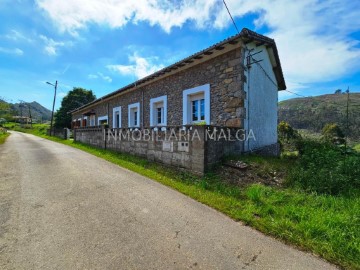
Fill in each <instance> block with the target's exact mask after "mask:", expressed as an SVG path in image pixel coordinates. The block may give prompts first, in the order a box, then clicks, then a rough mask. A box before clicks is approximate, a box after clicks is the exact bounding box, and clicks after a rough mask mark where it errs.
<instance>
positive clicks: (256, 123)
mask: <svg viewBox="0 0 360 270" xmlns="http://www.w3.org/2000/svg"><path fill="white" fill-rule="evenodd" d="M247 46H248V48H249V49H254V50H253V51H252V52H251V54H255V53H257V52H260V51H261V52H260V53H258V54H256V55H254V56H253V58H254V59H256V60H262V61H261V62H259V65H261V67H263V69H264V70H265V71H266V73H267V74H268V75H269V77H270V78H271V80H270V79H269V78H268V77H267V76H266V74H265V72H264V71H263V70H262V68H261V67H260V66H259V65H258V64H252V65H251V67H250V68H248V69H247V71H245V74H246V77H247V80H246V82H245V84H244V90H245V92H246V99H245V108H246V112H247V114H246V117H245V121H244V128H245V129H246V130H248V131H249V130H250V129H251V130H252V131H253V132H254V135H255V139H256V140H254V139H249V140H248V141H247V142H246V143H245V145H244V147H245V151H253V150H255V149H259V148H262V147H264V146H268V145H273V144H276V143H277V103H278V88H277V86H276V85H274V83H276V78H275V75H274V72H273V68H272V65H271V61H270V58H269V54H268V51H267V48H266V47H265V46H259V47H256V46H255V45H252V44H248V45H247ZM245 64H246V59H245ZM273 82H274V83H273Z"/></svg>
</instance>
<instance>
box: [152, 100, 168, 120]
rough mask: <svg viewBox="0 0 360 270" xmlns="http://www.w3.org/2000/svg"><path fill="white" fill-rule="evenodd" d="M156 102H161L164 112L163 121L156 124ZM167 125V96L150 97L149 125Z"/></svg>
mask: <svg viewBox="0 0 360 270" xmlns="http://www.w3.org/2000/svg"><path fill="white" fill-rule="evenodd" d="M158 103H162V105H163V107H164V112H163V119H162V120H163V122H162V123H160V124H158V123H157V110H156V109H157V108H158V107H157V106H156V104H158ZM166 125H167V96H166V95H165V96H161V97H157V98H152V99H150V126H151V127H155V126H166Z"/></svg>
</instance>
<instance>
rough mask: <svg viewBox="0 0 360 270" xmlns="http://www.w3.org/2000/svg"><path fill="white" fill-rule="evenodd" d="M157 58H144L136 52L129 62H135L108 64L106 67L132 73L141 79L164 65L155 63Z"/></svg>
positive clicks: (124, 73)
mask: <svg viewBox="0 0 360 270" xmlns="http://www.w3.org/2000/svg"><path fill="white" fill-rule="evenodd" d="M156 60H157V58H156V57H150V58H143V57H140V56H138V55H137V54H136V53H134V54H133V55H132V56H129V62H130V63H133V64H131V65H107V66H106V67H107V68H108V69H109V70H111V71H116V72H118V73H120V74H122V75H132V76H135V77H136V78H137V79H141V78H144V77H146V76H147V75H150V74H152V73H154V72H156V71H158V70H160V69H162V68H163V67H164V66H163V65H161V64H160V65H158V64H155V63H154V62H155V61H156Z"/></svg>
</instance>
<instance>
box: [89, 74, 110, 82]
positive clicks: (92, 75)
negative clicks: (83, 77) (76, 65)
mask: <svg viewBox="0 0 360 270" xmlns="http://www.w3.org/2000/svg"><path fill="white" fill-rule="evenodd" d="M88 78H89V79H99V78H100V79H103V80H104V81H106V82H108V83H111V82H112V79H111V77H110V76H106V75H104V74H103V73H101V72H98V73H97V74H89V75H88Z"/></svg>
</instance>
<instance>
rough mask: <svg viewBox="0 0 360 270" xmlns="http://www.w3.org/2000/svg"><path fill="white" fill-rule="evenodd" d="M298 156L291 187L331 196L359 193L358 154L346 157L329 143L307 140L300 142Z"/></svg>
mask: <svg viewBox="0 0 360 270" xmlns="http://www.w3.org/2000/svg"><path fill="white" fill-rule="evenodd" d="M299 153H300V157H299V159H298V161H297V162H296V164H295V166H294V168H293V169H292V170H290V173H289V179H288V180H289V182H290V183H292V184H294V185H296V186H299V187H301V188H303V189H305V190H308V191H314V192H318V193H325V194H330V195H338V194H351V193H358V192H359V190H360V166H359V164H360V155H359V154H356V153H347V154H345V153H344V152H343V151H342V150H341V149H340V148H339V147H336V146H334V145H331V144H329V143H323V142H316V141H309V140H307V141H305V140H302V141H301V143H300V144H299Z"/></svg>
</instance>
